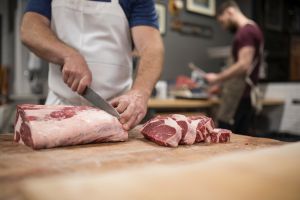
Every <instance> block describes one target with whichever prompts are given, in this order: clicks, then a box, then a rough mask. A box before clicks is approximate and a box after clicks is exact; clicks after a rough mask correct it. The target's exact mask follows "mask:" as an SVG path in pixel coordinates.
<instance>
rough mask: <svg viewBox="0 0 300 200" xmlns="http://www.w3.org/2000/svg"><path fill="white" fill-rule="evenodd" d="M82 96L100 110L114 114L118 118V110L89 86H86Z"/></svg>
mask: <svg viewBox="0 0 300 200" xmlns="http://www.w3.org/2000/svg"><path fill="white" fill-rule="evenodd" d="M82 96H83V97H84V98H85V99H86V100H88V101H89V102H90V103H92V104H93V105H94V106H96V107H98V108H100V109H101V110H104V111H105V112H107V113H109V114H111V115H113V116H115V117H116V118H118V119H119V118H120V114H119V113H118V111H117V110H116V109H115V108H114V107H112V105H110V104H109V103H108V102H107V101H105V100H104V99H103V98H102V97H101V96H100V95H98V94H97V93H96V92H95V91H94V90H93V89H91V88H90V87H86V89H85V91H84V92H83V94H82Z"/></svg>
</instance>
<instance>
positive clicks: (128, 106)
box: [110, 90, 149, 130]
mask: <svg viewBox="0 0 300 200" xmlns="http://www.w3.org/2000/svg"><path fill="white" fill-rule="evenodd" d="M148 100H149V96H148V95H147V94H145V93H143V92H141V91H139V90H130V91H128V92H127V93H125V94H123V95H121V96H119V97H116V98H114V99H113V100H112V101H111V102H110V103H111V105H112V106H114V107H115V108H116V109H117V111H118V112H119V113H120V122H121V124H122V125H123V129H125V130H130V129H131V128H133V127H135V126H136V125H137V124H139V123H140V122H141V121H142V119H143V118H144V117H145V115H146V112H147V103H148Z"/></svg>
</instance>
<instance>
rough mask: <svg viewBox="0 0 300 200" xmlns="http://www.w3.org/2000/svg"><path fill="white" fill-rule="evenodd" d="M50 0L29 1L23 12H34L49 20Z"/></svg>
mask: <svg viewBox="0 0 300 200" xmlns="http://www.w3.org/2000/svg"><path fill="white" fill-rule="evenodd" d="M51 1H52V0H29V2H28V4H27V6H26V9H25V12H36V13H39V14H41V15H43V16H45V17H47V18H48V19H49V20H51Z"/></svg>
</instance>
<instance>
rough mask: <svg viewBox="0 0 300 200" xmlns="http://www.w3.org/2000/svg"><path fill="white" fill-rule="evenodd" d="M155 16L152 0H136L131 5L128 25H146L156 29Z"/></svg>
mask: <svg viewBox="0 0 300 200" xmlns="http://www.w3.org/2000/svg"><path fill="white" fill-rule="evenodd" d="M157 18H158V17H157V14H156V10H155V3H154V0H136V1H135V3H133V4H132V5H131V12H130V17H129V25H130V27H134V26H141V25H146V26H152V27H155V28H157V29H158V22H157Z"/></svg>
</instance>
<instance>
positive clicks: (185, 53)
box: [159, 0, 252, 80]
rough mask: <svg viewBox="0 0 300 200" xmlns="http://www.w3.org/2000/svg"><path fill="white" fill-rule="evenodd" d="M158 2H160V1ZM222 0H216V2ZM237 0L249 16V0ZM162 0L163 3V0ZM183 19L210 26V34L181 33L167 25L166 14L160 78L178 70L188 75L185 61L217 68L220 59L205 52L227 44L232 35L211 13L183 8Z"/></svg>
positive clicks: (207, 69)
mask: <svg viewBox="0 0 300 200" xmlns="http://www.w3.org/2000/svg"><path fill="white" fill-rule="evenodd" d="M159 2H160V3H161V2H162V1H159ZM184 2H185V1H184ZM221 2H222V0H217V5H218V4H220V3H221ZM237 2H238V4H239V5H240V6H241V9H242V11H243V12H244V13H245V14H246V15H247V16H251V13H252V7H251V4H252V1H251V0H239V1H237ZM164 3H165V4H166V1H164ZM182 20H183V21H187V22H191V23H197V24H203V25H206V26H210V27H211V28H212V29H213V37H212V38H211V39H207V38H200V37H193V36H183V35H180V34H178V33H177V32H174V31H172V30H171V29H170V24H171V16H170V15H167V32H166V35H165V36H163V40H164V44H165V49H166V55H165V56H166V57H165V65H164V66H165V67H164V71H163V74H162V77H161V79H167V80H170V79H174V78H175V77H176V76H178V75H179V74H185V75H189V74H190V70H189V69H188V68H187V64H188V63H189V62H191V61H192V62H194V63H195V64H196V65H198V66H199V67H201V68H203V69H204V70H205V71H208V72H209V71H212V72H216V71H219V70H220V67H221V63H222V62H221V60H215V59H210V58H209V57H208V54H207V49H208V48H209V47H216V46H227V45H230V44H231V41H232V35H231V34H229V33H228V32H225V31H224V30H222V28H221V27H220V26H219V24H218V23H217V21H216V19H215V18H213V17H207V16H204V15H199V14H194V13H191V12H187V11H186V10H185V9H184V10H183V13H182Z"/></svg>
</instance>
